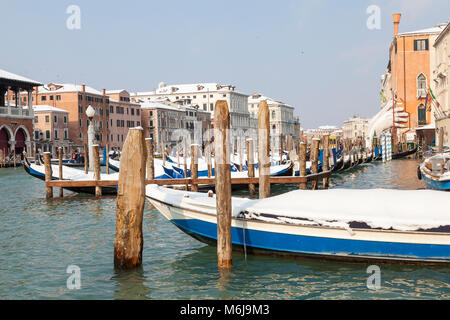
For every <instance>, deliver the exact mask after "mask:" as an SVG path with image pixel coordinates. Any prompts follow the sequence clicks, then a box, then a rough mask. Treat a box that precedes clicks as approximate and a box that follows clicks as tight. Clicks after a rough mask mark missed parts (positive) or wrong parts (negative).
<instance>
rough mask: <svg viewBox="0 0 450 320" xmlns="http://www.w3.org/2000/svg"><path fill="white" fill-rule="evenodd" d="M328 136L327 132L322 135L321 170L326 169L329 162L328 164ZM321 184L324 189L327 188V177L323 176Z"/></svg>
mask: <svg viewBox="0 0 450 320" xmlns="http://www.w3.org/2000/svg"><path fill="white" fill-rule="evenodd" d="M329 139H330V136H329V135H328V134H326V135H324V136H323V157H322V161H323V163H322V170H323V171H328V170H329V169H330V168H329V164H330V160H329V156H330V154H329V153H330V150H329V141H330V140H329ZM322 184H323V188H324V189H328V178H323V181H322Z"/></svg>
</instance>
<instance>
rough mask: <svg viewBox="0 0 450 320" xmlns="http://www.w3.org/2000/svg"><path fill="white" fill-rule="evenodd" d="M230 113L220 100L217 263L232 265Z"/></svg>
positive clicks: (217, 122) (217, 115) (216, 128)
mask: <svg viewBox="0 0 450 320" xmlns="http://www.w3.org/2000/svg"><path fill="white" fill-rule="evenodd" d="M229 131H230V113H229V111H228V104H227V102H226V101H223V100H219V101H217V102H216V107H215V108H214V150H215V173H216V210H217V265H218V267H219V269H229V268H231V267H232V255H231V210H232V207H231V171H230V149H229V146H230V141H229V139H230V132H229Z"/></svg>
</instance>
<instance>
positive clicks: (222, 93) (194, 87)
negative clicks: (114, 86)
mask: <svg viewBox="0 0 450 320" xmlns="http://www.w3.org/2000/svg"><path fill="white" fill-rule="evenodd" d="M131 97H132V99H133V100H135V101H136V102H139V103H148V102H150V101H152V100H154V99H156V98H167V99H169V100H170V101H171V102H175V103H179V102H180V101H183V103H184V101H186V100H188V103H189V104H190V105H192V106H198V108H199V110H202V111H208V112H210V113H211V119H212V121H214V106H215V104H216V101H218V100H225V101H226V102H227V103H228V107H229V109H230V121H231V128H232V129H234V130H238V129H242V130H247V129H248V128H250V119H249V118H250V114H249V112H248V102H247V101H248V96H247V95H246V94H243V93H240V92H237V91H235V87H234V86H232V85H220V84H218V83H198V84H177V85H166V84H165V83H164V82H161V83H160V84H159V85H158V88H157V89H156V90H153V91H150V92H136V93H133V94H131Z"/></svg>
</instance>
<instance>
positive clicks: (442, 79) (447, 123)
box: [432, 23, 450, 147]
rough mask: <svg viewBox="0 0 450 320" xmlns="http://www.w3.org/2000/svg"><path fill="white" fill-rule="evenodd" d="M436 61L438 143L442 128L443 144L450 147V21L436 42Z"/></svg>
mask: <svg viewBox="0 0 450 320" xmlns="http://www.w3.org/2000/svg"><path fill="white" fill-rule="evenodd" d="M434 47H435V63H434V69H433V81H432V90H433V93H434V94H435V97H436V100H437V102H438V103H439V107H437V108H436V109H435V110H434V112H433V113H434V115H435V118H436V119H435V122H436V143H437V144H439V143H440V141H439V137H440V130H442V131H444V136H443V137H444V140H443V145H444V146H447V147H450V105H449V103H450V84H449V79H448V77H449V75H450V23H447V26H446V27H445V29H444V30H443V31H442V32H441V33H440V34H439V36H438V37H437V39H436V41H435V43H434Z"/></svg>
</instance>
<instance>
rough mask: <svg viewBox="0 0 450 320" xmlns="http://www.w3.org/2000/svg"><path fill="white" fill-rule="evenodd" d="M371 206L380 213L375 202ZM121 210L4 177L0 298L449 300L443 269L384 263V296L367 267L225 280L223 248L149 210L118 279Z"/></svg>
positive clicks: (274, 263)
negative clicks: (139, 261)
mask: <svg viewBox="0 0 450 320" xmlns="http://www.w3.org/2000/svg"><path fill="white" fill-rule="evenodd" d="M417 164H418V163H417V162H416V161H414V160H401V161H393V162H391V163H388V164H382V163H381V162H377V163H371V164H365V165H361V166H359V167H358V168H356V169H353V170H350V171H347V172H344V173H341V174H335V175H334V176H333V177H332V181H331V186H332V187H333V188H400V189H422V188H424V187H425V186H424V183H423V182H422V181H419V180H417V177H416V176H417V175H416V168H417ZM293 188H296V186H283V187H274V188H273V191H274V193H282V192H286V191H288V190H289V189H293ZM55 194H56V191H55ZM66 194H70V193H68V192H67V193H66ZM241 194H244V193H243V192H241ZM449 197H450V195H449ZM411 201H420V199H411ZM367 205H371V206H376V205H377V202H376V199H374V202H373V203H368V204H367ZM115 209H116V202H115V199H102V200H92V199H90V200H89V199H76V197H75V198H74V199H71V200H64V201H60V200H54V201H46V200H45V188H44V184H43V182H42V181H40V180H38V179H35V178H33V177H31V176H29V175H27V174H26V173H25V171H24V170H23V168H17V169H0V299H380V298H381V299H402V298H407V299H449V298H450V270H449V269H448V268H444V267H424V266H407V265H388V264H382V265H380V268H381V287H380V288H379V289H378V290H373V289H368V287H367V279H368V277H369V276H370V275H371V274H368V273H367V267H368V265H365V264H348V263H338V262H326V263H324V262H321V261H310V260H295V259H289V258H278V257H270V256H252V255H249V256H247V259H245V256H244V254H240V253H234V254H233V270H232V272H231V273H228V274H221V273H219V271H218V270H217V266H216V263H217V260H216V248H215V247H209V246H207V245H205V244H202V243H200V242H198V241H197V240H194V239H192V238H191V237H189V236H188V235H186V234H184V233H183V232H181V231H180V230H179V229H178V228H176V227H175V226H173V225H172V224H171V223H169V222H168V221H166V220H165V218H163V217H162V216H161V215H160V214H159V213H158V212H157V211H155V210H150V209H149V208H148V207H147V208H146V210H145V216H144V223H143V228H144V237H145V238H144V252H143V265H142V268H140V269H139V270H134V271H130V272H116V271H115V270H114V267H113V241H114V233H115ZM69 265H76V266H78V267H79V268H80V270H81V288H80V289H78V290H70V289H68V288H67V279H68V278H69V277H70V274H68V273H66V270H67V267H68V266H69Z"/></svg>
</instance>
